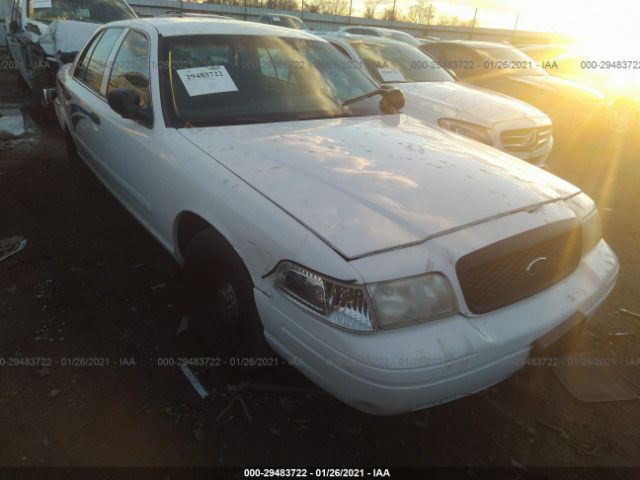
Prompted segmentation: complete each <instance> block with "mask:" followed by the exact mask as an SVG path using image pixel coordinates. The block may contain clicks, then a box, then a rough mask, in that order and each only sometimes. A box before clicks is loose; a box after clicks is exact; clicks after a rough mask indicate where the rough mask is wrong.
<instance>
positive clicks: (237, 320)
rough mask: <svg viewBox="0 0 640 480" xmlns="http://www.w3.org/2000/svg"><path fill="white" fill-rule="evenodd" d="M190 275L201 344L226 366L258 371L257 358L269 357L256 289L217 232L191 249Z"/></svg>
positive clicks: (201, 237)
mask: <svg viewBox="0 0 640 480" xmlns="http://www.w3.org/2000/svg"><path fill="white" fill-rule="evenodd" d="M184 273H185V277H186V284H187V290H188V296H189V303H190V311H191V318H192V321H193V323H194V326H195V329H196V332H197V334H198V338H199V340H200V341H201V343H202V344H203V346H204V347H205V349H206V350H207V353H209V354H210V355H211V356H213V357H216V358H219V359H220V360H221V361H222V364H223V365H230V366H234V367H237V368H238V369H239V370H242V371H247V370H252V369H253V368H255V367H253V365H255V363H256V362H254V361H252V359H254V358H255V356H257V355H266V354H268V352H269V350H268V348H267V347H266V342H265V341H264V336H263V333H262V323H261V322H260V319H259V317H258V311H257V308H256V304H255V300H254V296H253V283H252V281H251V277H250V276H249V273H248V272H247V270H246V268H245V266H244V263H243V262H242V260H241V259H240V258H239V257H238V255H237V253H236V252H235V251H234V250H233V249H232V248H231V247H230V246H228V244H227V243H226V242H225V241H224V240H223V239H222V238H221V236H220V235H219V234H218V233H217V232H215V231H214V230H205V231H202V232H200V233H199V234H197V235H196V236H195V238H194V239H193V240H192V241H191V242H190V243H189V246H188V247H187V251H186V254H185V261H184Z"/></svg>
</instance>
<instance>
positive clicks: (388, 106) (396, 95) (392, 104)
mask: <svg viewBox="0 0 640 480" xmlns="http://www.w3.org/2000/svg"><path fill="white" fill-rule="evenodd" d="M380 88H381V89H382V90H384V91H385V94H384V95H383V97H382V100H380V109H381V110H382V111H383V112H385V113H397V112H398V111H399V110H402V107H404V103H405V99H404V92H403V91H402V90H400V89H399V88H396V87H392V86H390V85H382V86H381V87H380Z"/></svg>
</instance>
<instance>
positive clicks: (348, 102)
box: [342, 88, 387, 107]
mask: <svg viewBox="0 0 640 480" xmlns="http://www.w3.org/2000/svg"><path fill="white" fill-rule="evenodd" d="M386 94H387V90H383V89H382V88H376V89H375V90H371V91H370V92H367V93H365V94H364V95H358V96H357V97H353V98H349V99H347V100H345V101H344V102H342V106H343V107H346V106H347V105H351V104H352V103H358V102H361V101H362V100H366V99H367V98H371V97H375V96H376V95H382V96H383V97H384V96H385V95H386Z"/></svg>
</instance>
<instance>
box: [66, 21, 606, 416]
mask: <svg viewBox="0 0 640 480" xmlns="http://www.w3.org/2000/svg"><path fill="white" fill-rule="evenodd" d="M372 38H373V37H367V38H365V37H356V36H354V37H348V38H347V37H345V36H340V35H339V34H338V35H336V36H335V37H330V38H329V37H327V38H326V39H323V38H320V37H318V36H316V35H313V34H311V33H309V32H307V31H305V30H303V29H284V28H281V27H277V26H273V25H267V24H263V23H251V22H241V21H236V20H230V19H223V18H211V17H210V18H194V17H182V18H179V17H159V18H150V19H129V20H123V21H118V22H113V23H108V24H106V25H104V26H101V27H99V28H98V29H97V31H96V32H95V33H94V34H93V35H92V36H91V38H90V39H89V41H88V42H87V43H86V44H85V45H84V46H83V47H82V48H81V49H80V52H79V54H78V55H77V56H76V58H75V59H74V60H73V61H72V62H71V63H68V64H66V65H64V66H62V67H61V68H60V69H59V71H58V72H57V95H56V96H55V98H54V105H55V111H56V115H57V118H58V120H59V123H60V126H61V127H62V129H63V131H64V136H65V138H66V143H67V148H68V155H69V157H70V161H71V163H72V164H73V165H78V164H84V165H86V166H87V167H88V168H89V169H90V170H91V171H92V172H93V173H94V174H95V175H96V176H97V177H98V178H99V179H100V180H101V182H102V183H103V184H104V185H105V186H106V187H107V188H108V189H109V190H110V191H111V192H112V193H113V195H114V196H115V197H116V198H117V199H118V200H119V201H120V202H121V203H122V204H123V205H124V206H125V208H126V209H127V210H128V211H129V212H130V213H131V214H132V215H134V216H135V217H136V218H137V219H138V221H139V222H140V223H141V224H142V225H143V226H144V227H145V228H147V229H148V230H149V231H150V232H151V233H152V235H153V236H154V237H155V238H156V239H158V241H159V242H160V243H161V244H162V245H163V246H164V247H165V248H166V249H167V251H168V252H170V253H171V255H172V256H173V257H174V258H175V259H176V261H177V262H178V263H179V264H181V265H182V266H183V267H184V272H185V277H186V281H187V291H188V293H189V299H190V310H191V315H192V319H193V322H194V324H195V327H196V328H197V329H198V332H199V338H201V339H202V340H203V343H205V344H206V345H207V347H208V349H209V352H208V353H209V354H210V355H211V356H214V357H217V358H220V359H221V361H222V362H223V364H224V362H225V361H226V360H227V359H229V358H233V359H236V360H238V361H237V362H235V363H236V364H237V363H240V364H244V363H245V362H246V363H247V364H260V363H261V359H262V358H264V356H265V355H270V353H269V349H268V348H267V346H268V347H270V348H271V349H273V350H274V351H275V352H276V353H277V354H279V355H280V356H281V357H282V358H285V359H286V360H288V361H290V362H291V364H292V365H294V366H295V367H296V368H297V369H298V370H299V371H300V372H302V373H303V374H304V375H306V376H307V377H308V378H309V379H311V380H312V381H313V382H315V383H316V384H317V385H319V386H320V387H322V388H324V389H325V390H327V391H328V392H330V393H331V394H333V395H334V396H336V397H337V398H339V399H341V400H342V401H344V402H346V403H347V404H349V405H352V406H353V407H354V408H357V409H360V410H362V411H365V412H369V413H374V414H395V413H400V412H406V411H411V410H416V409H420V408H425V407H428V406H430V405H434V404H438V403H442V402H445V401H449V400H452V399H454V398H457V397H460V396H464V395H468V394H472V393H474V392H477V391H479V390H482V389H485V388H487V387H488V386H490V385H492V384H494V383H496V382H499V381H501V380H502V379H504V378H506V377H508V376H509V375H511V374H512V373H513V372H515V371H516V370H517V369H519V368H520V367H522V366H523V365H524V364H525V362H526V361H527V358H528V357H529V355H530V354H531V352H532V351H533V350H534V349H548V348H554V347H558V346H559V345H560V344H561V343H562V342H566V341H567V339H570V338H571V337H572V336H575V335H577V334H579V332H580V330H581V328H582V327H583V326H584V325H585V323H586V322H587V321H588V319H589V318H590V317H591V316H592V315H593V313H594V312H595V311H596V310H597V308H598V306H599V305H600V304H601V303H602V302H603V301H604V299H605V298H606V297H607V295H608V294H609V292H610V291H611V289H612V288H613V286H614V284H615V281H616V277H617V272H618V262H617V259H616V256H615V254H614V253H613V252H612V251H611V249H610V248H609V246H608V245H607V243H606V242H605V241H604V240H603V239H602V233H601V229H600V221H599V215H598V211H597V208H596V206H595V204H594V202H593V201H592V200H591V199H590V198H589V197H588V196H587V195H585V194H584V193H582V192H581V191H580V190H579V189H578V188H576V187H575V186H573V185H570V184H569V183H567V182H565V181H563V180H561V179H559V178H557V177H555V176H553V175H551V174H550V173H548V172H546V171H544V170H542V169H539V168H537V167H535V166H533V165H530V164H528V163H526V162H523V161H521V160H519V159H517V158H514V157H513V156H512V155H509V154H506V153H504V152H501V151H499V150H497V149H495V148H492V147H490V146H489V145H488V144H489V143H492V144H494V145H496V146H498V147H499V148H502V149H503V150H505V151H510V150H509V148H512V147H513V146H514V145H520V143H518V142H522V139H521V138H516V137H517V135H516V136H511V137H509V135H511V134H509V135H506V136H505V132H512V131H513V130H519V129H536V128H538V129H542V133H539V132H540V130H536V132H538V133H537V135H538V136H539V137H536V138H540V137H542V138H543V139H546V140H545V141H544V142H542V144H544V145H543V147H544V149H548V148H550V144H551V137H550V135H549V134H548V133H544V132H548V129H549V125H550V124H549V121H548V119H547V117H546V116H544V115H543V114H541V113H540V112H539V111H538V110H536V109H535V108H534V107H530V106H527V105H525V104H523V103H521V102H519V101H517V100H513V99H509V98H507V97H504V96H501V95H498V94H495V93H490V92H488V91H486V90H481V89H478V88H475V87H469V86H466V85H462V84H459V83H456V82H454V81H453V77H452V76H451V75H450V74H448V73H447V71H445V70H443V69H442V68H441V67H440V66H439V65H438V64H437V63H436V64H435V65H434V66H433V68H431V69H420V70H416V69H412V68H411V65H412V62H421V61H427V60H426V59H429V57H427V56H426V55H424V54H421V53H420V51H419V50H418V49H417V48H415V47H411V46H409V45H406V44H398V43H397V42H395V41H394V40H391V39H384V38H380V39H377V38H373V39H372ZM401 47H402V48H401ZM389 52H392V53H389ZM407 65H408V67H407ZM398 86H401V87H402V88H404V93H403V92H402V91H401V90H399V89H398ZM405 95H406V98H405ZM404 111H406V112H407V113H409V112H412V113H411V114H405V113H402V112H404ZM452 132H456V133H457V134H456V135H454V134H452ZM465 137H470V138H465ZM487 137H488V138H487ZM507 140H509V141H507ZM509 142H511V143H509ZM483 143H487V145H483ZM542 144H541V145H542ZM541 148H542V147H541ZM545 152H546V150H543V151H542V154H543V155H544V154H546V153H545ZM513 153H516V154H519V155H521V156H525V155H524V153H525V152H522V151H513ZM529 160H532V161H533V159H531V158H529ZM265 363H268V362H267V361H265Z"/></svg>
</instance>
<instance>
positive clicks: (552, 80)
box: [507, 75, 604, 102]
mask: <svg viewBox="0 0 640 480" xmlns="http://www.w3.org/2000/svg"><path fill="white" fill-rule="evenodd" d="M507 78H508V79H509V81H510V82H512V83H513V84H514V86H515V88H522V87H525V88H533V89H536V90H538V91H539V92H540V93H541V94H549V95H551V96H552V97H555V98H557V97H560V98H565V96H568V97H571V98H574V99H578V100H582V101H585V102H600V101H602V100H604V95H603V94H602V93H600V92H599V91H598V90H596V89H595V88H593V87H590V86H589V85H585V84H583V83H579V82H574V81H572V80H568V79H566V78H560V77H556V76H553V75H511V76H509V77H507Z"/></svg>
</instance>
